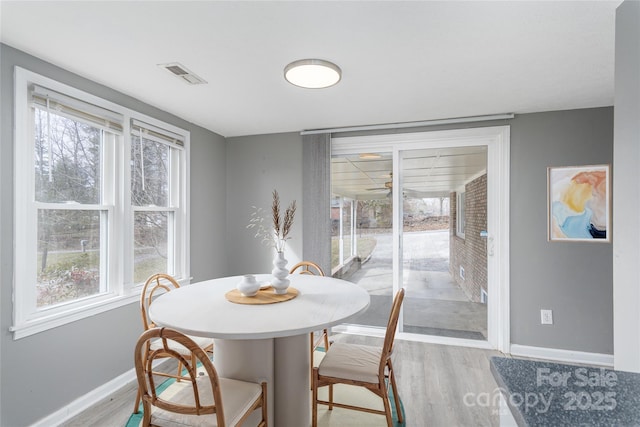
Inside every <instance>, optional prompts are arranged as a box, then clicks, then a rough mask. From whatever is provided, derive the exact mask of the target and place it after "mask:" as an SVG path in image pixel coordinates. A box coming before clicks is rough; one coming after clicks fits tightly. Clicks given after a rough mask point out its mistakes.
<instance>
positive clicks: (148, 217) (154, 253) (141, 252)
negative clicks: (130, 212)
mask: <svg viewBox="0 0 640 427" xmlns="http://www.w3.org/2000/svg"><path fill="white" fill-rule="evenodd" d="M169 215H170V214H169V213H167V212H136V213H135V214H134V221H135V224H134V235H135V243H134V252H135V255H134V256H135V259H134V267H133V269H134V271H133V280H134V283H141V282H144V281H145V280H146V279H147V277H149V276H151V275H152V274H155V273H169V274H171V273H172V272H170V271H168V262H167V250H168V246H167V241H168V236H169V227H168V221H167V219H168V218H167V217H168V216H169Z"/></svg>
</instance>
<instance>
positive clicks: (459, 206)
mask: <svg viewBox="0 0 640 427" xmlns="http://www.w3.org/2000/svg"><path fill="white" fill-rule="evenodd" d="M465 204H466V202H465V192H464V191H459V192H458V193H457V197H456V235H457V236H458V237H461V238H463V239H464V228H465V211H466V206H465Z"/></svg>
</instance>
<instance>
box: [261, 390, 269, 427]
mask: <svg viewBox="0 0 640 427" xmlns="http://www.w3.org/2000/svg"><path fill="white" fill-rule="evenodd" d="M261 386H262V423H261V424H262V425H264V427H267V426H268V425H269V417H268V415H267V383H265V382H263V383H262V384H261Z"/></svg>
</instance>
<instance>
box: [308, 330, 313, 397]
mask: <svg viewBox="0 0 640 427" xmlns="http://www.w3.org/2000/svg"><path fill="white" fill-rule="evenodd" d="M313 341H314V339H313V332H311V333H310V334H309V355H310V356H309V357H310V359H309V366H310V369H309V388H313V344H314V342H313Z"/></svg>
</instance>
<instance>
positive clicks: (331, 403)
mask: <svg viewBox="0 0 640 427" xmlns="http://www.w3.org/2000/svg"><path fill="white" fill-rule="evenodd" d="M329 410H330V411H332V410H333V384H329Z"/></svg>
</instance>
